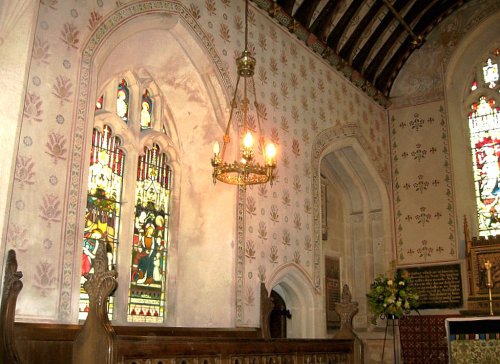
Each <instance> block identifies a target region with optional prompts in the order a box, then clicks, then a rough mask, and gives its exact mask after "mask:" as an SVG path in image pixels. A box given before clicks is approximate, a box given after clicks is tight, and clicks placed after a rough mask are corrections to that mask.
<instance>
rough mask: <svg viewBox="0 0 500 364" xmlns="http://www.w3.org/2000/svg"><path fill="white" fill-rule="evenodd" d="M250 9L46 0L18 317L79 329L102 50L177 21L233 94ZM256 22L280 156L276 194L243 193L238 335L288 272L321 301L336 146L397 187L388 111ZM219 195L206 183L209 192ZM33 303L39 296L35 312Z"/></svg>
mask: <svg viewBox="0 0 500 364" xmlns="http://www.w3.org/2000/svg"><path fill="white" fill-rule="evenodd" d="M243 6H244V2H243V1H239V0H238V1H237V0H225V1H222V0H221V1H216V0H205V1H203V2H193V1H189V0H182V1H166V0H164V1H161V0H156V1H154V0H151V1H126V0H120V1H113V2H112V1H103V0H95V1H88V2H81V1H78V2H69V1H57V0H53V1H41V2H40V8H39V15H38V19H37V28H36V31H35V36H34V43H33V53H32V62H31V64H30V69H29V77H28V84H27V85H26V98H25V100H26V101H25V105H24V110H23V119H22V126H21V131H20V139H19V140H20V142H19V148H18V154H17V155H16V156H15V158H16V159H15V160H16V171H15V179H14V184H13V191H12V197H11V198H12V201H11V206H12V207H11V210H10V211H9V221H8V232H7V236H8V237H9V239H8V247H19V248H20V249H19V253H20V257H19V258H20V261H24V262H30V265H29V266H26V267H24V266H23V270H24V271H25V276H26V277H27V278H31V279H33V280H34V281H35V282H36V284H34V285H25V288H24V290H23V296H22V297H20V301H21V302H20V304H19V305H18V306H19V308H20V312H19V317H22V318H23V319H26V320H46V321H47V320H48V321H58V322H74V321H75V320H76V317H77V316H76V311H77V310H75V307H76V305H77V301H75V294H74V292H75V290H76V291H77V290H78V287H76V286H75V279H74V277H75V274H77V275H78V272H76V273H75V261H76V260H77V256H78V254H79V248H80V247H79V245H78V244H79V242H80V235H81V234H80V232H79V231H78V226H79V224H80V222H79V220H78V219H79V217H80V214H81V211H82V205H81V203H82V202H81V201H82V194H83V193H85V186H82V181H81V173H82V169H83V168H84V161H85V156H84V155H83V154H84V141H85V140H86V139H85V133H86V131H87V129H88V128H87V122H88V121H87V119H88V116H87V112H88V111H89V108H88V103H89V94H91V93H92V90H91V87H93V86H92V85H91V76H92V72H93V71H94V70H93V68H92V67H93V64H92V61H93V56H94V55H95V53H96V50H97V49H98V47H99V45H100V44H101V42H102V40H103V39H105V38H106V36H108V35H109V34H110V33H111V32H112V31H113V29H115V28H116V27H118V26H119V25H120V24H122V23H123V22H126V21H127V20H129V19H132V18H134V17H136V16H141V14H143V13H144V14H146V13H151V12H159V13H165V14H171V15H174V16H176V17H179V18H180V19H182V21H183V22H184V24H185V25H186V26H187V27H189V28H190V30H191V33H192V34H193V36H194V37H195V38H196V39H197V42H198V43H199V44H200V45H201V46H202V48H203V49H204V52H206V54H207V55H208V58H209V59H210V60H211V61H212V63H213V67H214V69H215V71H214V72H215V73H216V74H217V78H218V82H220V83H221V85H222V87H223V88H225V89H227V90H231V89H232V87H234V84H233V81H234V80H231V79H230V77H229V76H228V75H236V70H235V64H234V58H235V57H236V56H237V55H239V53H240V52H241V50H242V43H243V18H242V10H243ZM249 23H250V29H249V30H250V32H249V49H250V50H251V51H252V52H255V54H256V55H257V67H256V77H255V79H256V83H257V84H256V88H257V92H258V98H259V101H260V102H261V104H260V105H259V111H260V112H261V115H262V119H263V120H262V121H263V129H264V131H265V133H266V134H267V135H268V136H269V137H270V138H271V139H272V140H273V141H274V142H275V143H276V144H277V146H278V153H279V154H278V161H279V162H278V163H279V165H278V180H277V183H276V184H275V185H274V186H272V187H271V186H258V187H257V186H255V187H250V188H248V189H247V191H245V192H243V191H241V190H240V191H239V193H238V198H237V200H238V209H237V222H236V228H237V229H236V231H235V239H236V241H237V243H236V244H235V259H236V261H235V270H236V272H235V277H232V279H233V280H234V282H235V286H236V287H235V305H236V317H235V324H236V325H238V326H258V324H259V323H258V320H259V315H258V302H257V301H258V297H259V294H258V288H259V286H260V282H261V281H263V282H268V280H269V279H270V277H272V276H273V274H274V273H275V272H277V271H279V270H280V269H281V268H283V267H285V266H286V267H288V266H293V267H296V269H297V270H298V271H300V272H301V274H303V275H305V277H306V280H307V281H309V282H311V290H313V291H315V292H320V291H321V284H320V282H321V279H320V271H321V269H320V268H321V266H320V264H321V263H320V262H321V260H320V253H321V250H320V243H321V227H320V226H318V225H317V223H318V221H319V220H318V218H317V217H318V214H319V210H318V206H319V195H318V193H319V180H315V176H316V177H317V174H318V170H317V169H318V168H319V163H316V162H318V160H317V158H318V156H319V153H320V151H321V150H322V149H323V148H325V147H326V146H327V145H328V143H331V142H333V140H335V139H336V138H339V137H345V136H353V135H355V137H356V138H357V139H358V141H359V143H360V145H362V146H363V147H364V148H365V150H366V154H367V155H369V156H370V157H371V158H372V161H373V163H374V166H376V169H377V171H378V172H379V173H380V176H381V178H382V179H383V180H384V181H385V182H386V183H387V184H388V183H389V163H388V162H389V155H388V133H387V120H386V112H385V111H384V110H383V109H382V108H381V107H380V106H379V105H377V104H376V103H375V102H374V101H373V100H371V99H369V98H368V97H367V96H366V95H365V94H363V92H362V91H360V90H358V89H357V88H356V87H355V86H353V85H351V84H349V83H348V81H346V80H345V79H344V78H343V76H341V75H340V74H338V73H336V71H334V70H333V69H332V68H331V66H329V65H328V64H327V63H326V61H325V60H323V59H322V58H321V57H320V56H319V55H317V54H314V53H313V52H312V51H311V50H310V49H308V48H307V47H306V46H305V45H303V44H302V43H301V42H300V41H299V40H297V39H295V37H294V36H293V35H290V34H289V33H288V32H287V31H286V30H284V29H281V28H280V27H277V26H276V24H275V23H274V22H273V21H272V19H269V17H267V16H266V14H264V13H263V12H262V10H260V9H258V8H257V7H255V6H254V5H252V6H251V7H250V14H249ZM182 142H183V143H184V144H185V145H188V143H189V141H188V140H186V141H181V144H182ZM422 145H424V144H422ZM421 148H426V150H428V146H426V145H424V146H423V147H421ZM414 149H415V150H416V147H415V148H414ZM412 151H414V150H411V151H410V150H409V151H408V153H411V152H412ZM427 153H430V152H427ZM311 161H313V163H312V164H311ZM207 163H208V161H207ZM424 178H425V179H426V180H427V179H428V176H426V175H424ZM316 182H317V183H316ZM210 183H211V181H210V178H207V188H208V184H210ZM443 183H444V182H443ZM316 185H317V186H318V188H314V187H313V186H316ZM210 187H211V185H210ZM316 190H318V191H316ZM427 211H431V208H430V207H428V210H427ZM417 212H418V211H417ZM407 213H408V214H409V213H412V214H414V215H415V214H416V212H414V211H411V212H410V211H408V212H407ZM432 213H435V212H434V210H432ZM442 213H443V212H442ZM443 215H445V213H443ZM27 221H29V224H30V226H29V228H28V226H27V223H26V222H27ZM427 223H428V222H426V224H427ZM35 232H36V233H35ZM179 233H180V234H182V227H180V232H179ZM442 244H444V243H442ZM429 245H430V246H431V247H432V248H434V249H436V248H437V247H434V245H433V243H430V244H429ZM443 247H444V248H448V247H446V246H445V245H443ZM180 254H182V252H180ZM433 254H436V253H435V252H433ZM76 270H78V269H76ZM270 288H272V287H270ZM30 297H37V299H36V307H34V306H33V304H30V303H29V301H30ZM33 301H34V300H33ZM23 303H24V304H23ZM179 304H181V303H179ZM232 308H233V307H230V308H228V310H231V309H232ZM200 324H202V323H200Z"/></svg>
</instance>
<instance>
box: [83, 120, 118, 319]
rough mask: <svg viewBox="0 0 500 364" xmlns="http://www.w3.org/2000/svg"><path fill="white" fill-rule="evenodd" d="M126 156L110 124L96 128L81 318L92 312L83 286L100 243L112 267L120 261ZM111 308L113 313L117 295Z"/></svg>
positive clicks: (91, 156)
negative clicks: (117, 259)
mask: <svg viewBox="0 0 500 364" xmlns="http://www.w3.org/2000/svg"><path fill="white" fill-rule="evenodd" d="M124 162H125V156H124V154H123V151H122V150H121V149H120V140H119V139H118V138H117V137H114V136H112V131H111V129H110V128H109V127H108V126H105V127H104V128H103V131H102V133H101V132H99V131H98V130H97V129H94V131H93V134H92V149H91V153H90V168H89V178H88V187H87V206H86V211H85V228H84V236H83V252H82V267H81V281H80V283H81V285H80V304H79V319H81V320H84V319H85V318H86V316H87V312H88V308H89V306H88V303H89V300H88V295H87V293H86V292H85V290H84V289H83V283H84V282H85V281H86V275H87V274H89V273H92V272H93V261H94V258H95V254H96V252H97V248H98V246H99V245H100V244H105V245H106V252H107V255H108V263H109V266H110V268H113V267H114V265H115V264H116V253H117V245H118V231H119V229H118V227H119V223H120V210H121V195H122V182H123V167H124ZM108 312H109V314H110V316H111V315H112V313H113V297H110V301H109V307H108Z"/></svg>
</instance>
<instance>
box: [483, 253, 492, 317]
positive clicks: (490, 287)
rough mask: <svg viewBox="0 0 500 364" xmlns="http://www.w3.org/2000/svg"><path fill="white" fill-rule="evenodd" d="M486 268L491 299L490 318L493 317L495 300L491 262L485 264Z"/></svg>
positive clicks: (487, 285)
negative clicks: (492, 292)
mask: <svg viewBox="0 0 500 364" xmlns="http://www.w3.org/2000/svg"><path fill="white" fill-rule="evenodd" d="M484 268H485V269H486V287H488V293H489V299H490V316H493V315H494V313H493V298H492V296H491V289H492V288H493V279H492V276H491V262H490V261H489V260H487V261H486V262H485V263H484Z"/></svg>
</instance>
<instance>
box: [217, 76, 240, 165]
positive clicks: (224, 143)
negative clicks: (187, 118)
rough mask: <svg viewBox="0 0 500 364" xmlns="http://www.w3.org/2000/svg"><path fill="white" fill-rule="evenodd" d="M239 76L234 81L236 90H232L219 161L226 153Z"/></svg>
mask: <svg viewBox="0 0 500 364" xmlns="http://www.w3.org/2000/svg"><path fill="white" fill-rule="evenodd" d="M240 78H241V76H240V75H239V74H238V78H237V79H236V88H235V89H234V95H233V99H232V101H231V111H230V112H229V121H228V122H227V125H226V132H225V133H224V138H223V140H222V151H221V153H220V157H221V160H224V154H225V153H226V146H227V144H228V143H229V141H230V137H229V130H230V129H231V122H232V121H233V114H234V110H236V99H237V98H238V86H239V84H240Z"/></svg>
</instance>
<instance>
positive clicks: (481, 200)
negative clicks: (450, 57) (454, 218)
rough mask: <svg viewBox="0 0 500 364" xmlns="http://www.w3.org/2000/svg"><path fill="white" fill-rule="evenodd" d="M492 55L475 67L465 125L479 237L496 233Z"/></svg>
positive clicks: (498, 204)
mask: <svg viewBox="0 0 500 364" xmlns="http://www.w3.org/2000/svg"><path fill="white" fill-rule="evenodd" d="M494 57H498V50H495V51H494V52H493V57H491V56H490V57H488V58H487V59H486V61H485V62H483V64H481V65H479V66H478V67H477V72H476V77H475V78H474V81H473V82H472V87H471V89H470V91H471V95H472V96H471V97H473V100H474V102H473V103H472V105H471V106H470V107H471V111H470V113H469V117H468V124H469V131H470V146H471V151H472V165H473V174H474V189H475V198H476V208H477V221H478V230H479V235H480V236H489V235H497V234H500V159H499V158H500V110H499V108H498V106H497V102H496V100H495V97H496V96H495V95H498V90H497V89H498V82H497V81H498V66H497V63H496V62H495V61H493V60H494ZM478 81H479V82H478Z"/></svg>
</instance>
